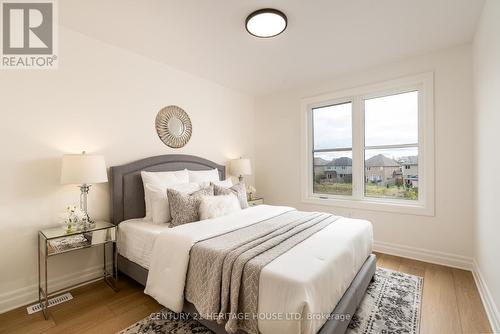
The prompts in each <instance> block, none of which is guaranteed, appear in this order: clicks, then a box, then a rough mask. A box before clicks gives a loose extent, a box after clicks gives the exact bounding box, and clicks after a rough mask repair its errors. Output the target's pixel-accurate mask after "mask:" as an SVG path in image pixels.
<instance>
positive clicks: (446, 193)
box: [255, 45, 473, 267]
mask: <svg viewBox="0 0 500 334" xmlns="http://www.w3.org/2000/svg"><path fill="white" fill-rule="evenodd" d="M428 71H434V73H435V82H434V85H435V155H436V159H435V179H436V182H435V193H436V202H435V207H436V215H435V217H426V216H413V215H403V214H393V213H385V212H374V211H366V210H356V209H346V208H336V207H329V206H316V205H309V204H304V203H301V196H300V166H301V161H300V147H301V146H300V131H301V129H300V119H299V112H300V100H301V99H302V98H304V97H309V96H314V95H318V94H322V93H327V92H334V91H336V90H341V89H345V88H351V87H356V86H362V85H365V84H370V83H376V82H379V81H384V80H389V79H394V78H398V77H402V76H406V75H412V74H418V73H423V72H428ZM472 89H473V88H472V59H471V46H470V45H466V46H460V47H456V48H453V49H449V50H444V51H441V52H437V53H434V54H428V55H424V56H420V57H415V58H412V59H408V60H405V61H401V62H397V63H393V64H389V65H385V66H381V67H378V68H375V69H370V70H366V71H363V72H360V73H358V74H352V75H349V76H344V77H338V78H335V79H333V80H331V81H330V82H326V83H324V84H321V85H316V86H314V87H305V88H303V89H298V90H294V91H287V92H283V93H281V94H278V95H272V96H267V97H263V98H259V99H258V100H257V101H256V113H257V115H256V124H258V135H257V136H256V148H255V149H256V156H257V162H256V175H257V190H258V192H259V193H260V194H262V195H263V196H264V197H265V201H266V202H267V203H272V204H283V205H291V206H294V207H298V208H300V209H304V210H321V211H328V212H333V213H337V214H340V215H345V216H352V217H359V218H365V219H368V220H370V221H371V222H372V223H373V226H374V233H375V241H376V242H377V246H378V248H379V249H383V250H384V251H386V252H391V251H395V252H397V253H398V254H402V255H406V256H413V257H415V256H416V257H419V258H421V259H426V260H429V261H433V262H442V263H447V264H450V265H455V266H461V267H468V266H470V263H471V256H472V253H473V245H472V242H473V240H472V239H473V238H472V230H473V227H472V219H473V205H472V202H473V194H472V188H473V186H472V184H473V173H472V171H473V166H472V163H473V154H472V118H473V116H472V114H473V94H472ZM400 245H405V246H404V247H400Z"/></svg>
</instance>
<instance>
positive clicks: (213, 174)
mask: <svg viewBox="0 0 500 334" xmlns="http://www.w3.org/2000/svg"><path fill="white" fill-rule="evenodd" d="M188 174H189V183H202V182H216V181H219V180H220V179H219V171H218V170H217V168H214V169H211V170H188Z"/></svg>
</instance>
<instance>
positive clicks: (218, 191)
mask: <svg viewBox="0 0 500 334" xmlns="http://www.w3.org/2000/svg"><path fill="white" fill-rule="evenodd" d="M214 194H215V196H219V195H229V194H234V195H236V197H237V198H238V201H239V202H240V206H241V208H242V209H246V208H248V200H247V188H246V187H245V184H244V183H242V182H240V183H238V184H235V185H234V186H232V187H231V188H223V187H219V186H217V185H214Z"/></svg>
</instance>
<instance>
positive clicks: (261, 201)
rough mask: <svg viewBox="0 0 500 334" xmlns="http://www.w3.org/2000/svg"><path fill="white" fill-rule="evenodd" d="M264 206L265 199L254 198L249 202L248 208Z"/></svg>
mask: <svg viewBox="0 0 500 334" xmlns="http://www.w3.org/2000/svg"><path fill="white" fill-rule="evenodd" d="M261 204H264V198H262V197H252V199H249V200H248V206H256V205H261Z"/></svg>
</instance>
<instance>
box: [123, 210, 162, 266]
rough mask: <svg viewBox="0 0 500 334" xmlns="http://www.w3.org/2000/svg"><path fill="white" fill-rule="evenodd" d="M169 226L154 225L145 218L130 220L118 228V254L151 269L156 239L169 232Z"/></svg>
mask: <svg viewBox="0 0 500 334" xmlns="http://www.w3.org/2000/svg"><path fill="white" fill-rule="evenodd" d="M168 229H169V227H168V225H167V224H153V222H151V221H149V220H146V219H144V218H138V219H130V220H126V221H124V222H121V223H120V225H119V226H118V242H117V247H118V253H119V254H120V255H122V256H124V257H126V258H127V259H129V260H130V261H132V262H135V263H137V264H138V265H140V266H141V267H144V268H146V269H149V263H150V261H151V253H153V246H154V243H155V240H156V238H157V237H158V235H160V233H161V232H163V231H166V230H168Z"/></svg>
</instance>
